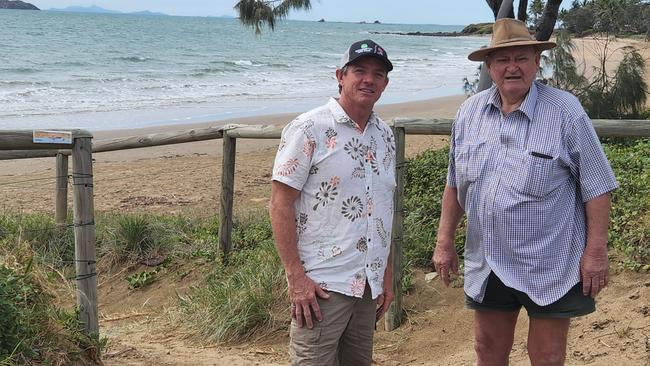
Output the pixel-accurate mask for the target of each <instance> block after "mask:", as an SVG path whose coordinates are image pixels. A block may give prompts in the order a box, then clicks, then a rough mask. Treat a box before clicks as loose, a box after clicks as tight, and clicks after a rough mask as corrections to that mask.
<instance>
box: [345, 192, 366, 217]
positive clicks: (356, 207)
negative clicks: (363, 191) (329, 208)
mask: <svg viewBox="0 0 650 366" xmlns="http://www.w3.org/2000/svg"><path fill="white" fill-rule="evenodd" d="M341 213H342V214H343V217H345V218H346V219H348V220H350V221H354V220H356V219H358V218H359V217H361V215H362V214H363V203H362V202H361V198H359V197H357V196H352V197H349V198H348V199H346V200H345V201H343V207H342V208H341Z"/></svg>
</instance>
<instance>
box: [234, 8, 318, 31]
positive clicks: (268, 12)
mask: <svg viewBox="0 0 650 366" xmlns="http://www.w3.org/2000/svg"><path fill="white" fill-rule="evenodd" d="M234 9H235V10H236V11H237V13H238V14H239V21H240V22H241V23H242V24H243V25H245V26H248V27H251V28H254V29H255V34H261V33H262V28H263V27H264V26H265V25H266V26H268V27H269V28H270V29H271V30H273V29H275V22H276V20H279V19H284V18H286V17H287V16H288V15H289V12H290V11H291V10H301V9H305V10H309V9H311V1H310V0H267V1H263V0H239V1H238V2H237V4H236V5H235V6H234Z"/></svg>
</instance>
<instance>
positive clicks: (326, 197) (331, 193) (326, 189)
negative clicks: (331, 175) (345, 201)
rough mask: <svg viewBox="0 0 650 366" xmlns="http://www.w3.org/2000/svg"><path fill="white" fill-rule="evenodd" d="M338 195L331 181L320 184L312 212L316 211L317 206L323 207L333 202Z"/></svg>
mask: <svg viewBox="0 0 650 366" xmlns="http://www.w3.org/2000/svg"><path fill="white" fill-rule="evenodd" d="M338 194H339V192H338V191H337V190H336V186H335V185H332V183H331V181H330V182H321V184H320V189H319V190H318V192H316V196H315V197H316V204H315V205H314V208H313V210H314V211H316V209H318V207H319V206H322V207H325V206H327V204H328V203H332V202H334V200H335V199H336V196H337V195H338Z"/></svg>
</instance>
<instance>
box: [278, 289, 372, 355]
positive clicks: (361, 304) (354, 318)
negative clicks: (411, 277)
mask: <svg viewBox="0 0 650 366" xmlns="http://www.w3.org/2000/svg"><path fill="white" fill-rule="evenodd" d="M329 294H330V298H329V299H327V300H324V299H318V305H319V306H320V310H321V313H322V315H323V321H322V322H318V321H315V322H314V328H313V329H308V328H307V326H303V327H302V328H298V327H297V326H296V321H295V320H293V321H292V322H291V330H290V334H291V344H290V346H289V352H290V354H291V364H292V365H300V366H311V365H318V366H356V365H359V366H362V365H363V366H369V365H370V364H371V363H372V338H373V335H374V330H375V316H376V305H375V301H373V300H372V298H371V294H370V288H369V287H368V285H367V284H366V289H365V291H364V293H363V298H362V299H360V298H356V297H351V296H346V295H343V294H339V293H336V292H330V293H329Z"/></svg>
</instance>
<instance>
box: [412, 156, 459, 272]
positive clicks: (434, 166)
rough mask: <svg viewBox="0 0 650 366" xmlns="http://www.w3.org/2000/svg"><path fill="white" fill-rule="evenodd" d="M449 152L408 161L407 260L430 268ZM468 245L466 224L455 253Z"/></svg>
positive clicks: (457, 241) (457, 240) (417, 157)
mask: <svg viewBox="0 0 650 366" xmlns="http://www.w3.org/2000/svg"><path fill="white" fill-rule="evenodd" d="M448 159H449V148H444V149H441V150H429V151H425V152H423V153H422V154H420V155H418V156H416V157H415V158H413V159H410V160H409V161H408V165H407V169H406V179H405V184H404V209H405V212H404V258H405V261H406V262H407V263H412V264H413V265H415V266H418V267H427V266H429V264H430V263H431V255H432V254H433V248H434V246H435V243H436V236H437V232H438V222H439V220H440V203H441V201H442V193H443V191H444V189H445V183H446V181H447V164H448ZM464 243H465V230H464V222H463V223H461V225H460V227H459V229H458V231H457V235H456V242H455V245H456V249H457V251H458V252H459V253H462V248H463V247H464Z"/></svg>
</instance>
